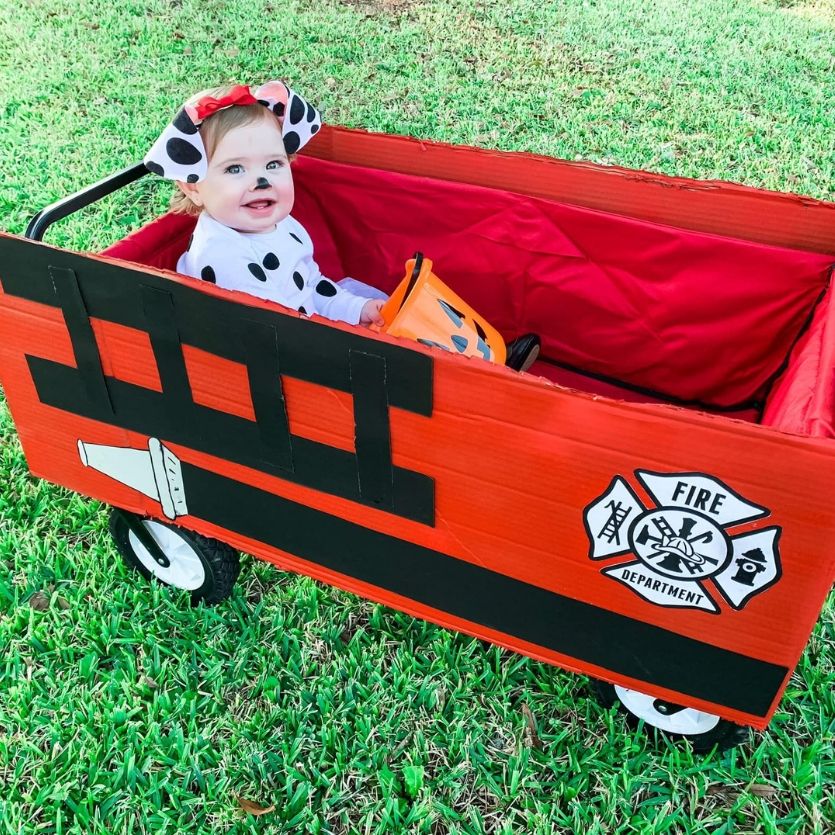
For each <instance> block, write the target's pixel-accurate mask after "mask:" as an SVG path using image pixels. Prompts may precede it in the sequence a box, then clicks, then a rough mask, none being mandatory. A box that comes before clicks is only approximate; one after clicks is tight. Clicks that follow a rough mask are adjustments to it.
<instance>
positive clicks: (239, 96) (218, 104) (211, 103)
mask: <svg viewBox="0 0 835 835" xmlns="http://www.w3.org/2000/svg"><path fill="white" fill-rule="evenodd" d="M247 104H258V99H256V98H255V96H253V95H252V93H251V92H250V90H249V87H247V86H246V85H245V84H239V85H238V86H237V87H234V88H233V89H232V91H231V92H230V93H229V94H228V95H225V96H223V98H220V99H216V98H214V97H213V96H206V97H205V98H202V99H200V101H198V102H197V103H196V104H195V105H194V109H195V111H196V116H197V121H196V124H198V125H199V124H200V123H201V122H202V121H204V120H205V119H208V118H209V116H211V115H212V114H213V113H217V112H218V110H225V109H226V108H227V107H233V106H235V105H247Z"/></svg>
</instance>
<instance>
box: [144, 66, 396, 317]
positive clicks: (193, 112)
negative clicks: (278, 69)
mask: <svg viewBox="0 0 835 835" xmlns="http://www.w3.org/2000/svg"><path fill="white" fill-rule="evenodd" d="M251 104H261V105H263V106H264V107H267V108H269V109H270V110H271V111H272V112H273V113H274V114H275V115H276V116H277V117H278V119H279V122H280V123H281V133H282V137H283V140H284V147H285V149H286V151H287V153H288V154H292V153H295V152H296V151H298V150H299V148H301V147H303V146H304V145H306V144H307V143H308V142H309V141H310V139H312V138H313V136H315V135H316V133H317V132H318V130H319V128H320V127H321V124H322V118H321V115H320V114H319V111H318V110H316V108H314V107H313V106H312V105H310V104H309V103H308V102H306V101H305V100H304V99H303V98H302V97H301V96H300V95H298V93H295V92H294V91H293V90H291V89H290V88H289V87H287V85H286V84H284V82H282V81H268V82H267V83H266V84H264V85H262V86H261V87H259V88H257V89H256V90H254V91H252V90H251V89H250V88H249V87H247V86H245V85H238V86H237V87H235V88H234V89H233V90H231V91H230V92H229V94H228V95H226V96H223V97H221V98H214V97H212V96H205V97H204V98H202V99H200V100H199V101H197V102H196V103H194V104H186V105H184V106H183V107H182V108H181V109H180V111H179V112H178V113H177V115H176V117H175V118H174V120H173V121H172V122H171V124H169V125H168V126H167V127H166V128H165V130H164V131H163V132H162V134H161V135H160V137H159V138H158V139H157V141H156V142H155V143H154V145H153V146H152V147H151V150H150V151H149V152H148V154H147V155H146V157H145V160H144V161H145V167H146V168H147V169H148V170H149V171H151V172H153V173H154V174H158V175H159V176H160V177H165V178H166V179H169V180H180V181H182V182H188V183H197V182H200V181H201V180H203V179H204V178H205V176H206V172H207V170H208V160H207V153H206V148H205V146H204V145H203V140H202V138H201V136H200V131H199V127H200V125H201V124H202V123H203V121H204V120H205V119H207V118H208V117H209V116H211V115H212V114H214V113H217V112H218V111H219V110H224V109H225V108H227V107H235V106H240V105H251ZM177 271H178V272H180V273H183V274H184V275H191V276H195V277H199V278H202V279H204V280H205V281H210V282H212V283H213V284H217V285H218V286H219V287H225V288H227V289H230V290H241V291H243V292H245V293H251V294H252V295H254V296H259V297H260V298H263V299H269V300H271V301H276V302H279V303H280V304H283V305H285V306H287V307H293V308H295V309H296V310H298V311H299V312H301V313H305V314H312V313H318V314H320V315H321V316H325V317H327V318H328V319H336V320H339V321H343V322H349V323H350V324H357V323H358V322H359V320H360V313H361V311H362V308H363V306H364V305H365V303H366V302H367V301H368V300H369V299H370V298H381V299H384V298H386V295H385V294H384V293H381V292H380V291H379V290H377V289H376V288H374V287H370V286H368V285H365V284H362V283H361V282H359V281H356V280H354V279H350V278H349V279H344V280H343V281H341V282H339V283H334V282H333V281H331V280H329V279H327V278H325V277H324V276H323V275H322V273H321V272H320V270H319V267H318V265H317V264H316V261H315V260H314V259H313V242H312V241H311V239H310V236H309V235H308V234H307V231H306V230H305V228H304V227H303V226H302V225H301V224H300V223H299V222H298V221H297V220H295V219H294V218H293V217H291V216H288V217H286V218H285V219H284V220H282V221H281V222H280V223H278V224H277V226H276V228H275V229H274V230H273V231H271V232H263V233H248V234H242V233H241V232H237V231H236V230H234V229H232V228H230V227H228V226H224V225H223V224H222V223H219V222H218V221H216V220H215V219H214V218H212V217H211V216H210V215H209V214H208V213H207V212H202V213H201V214H200V217H199V218H198V221H197V226H196V227H195V230H194V235H193V236H192V238H191V241H190V242H189V246H188V249H187V251H186V252H184V253H183V255H182V256H180V259H179V261H178V262H177Z"/></svg>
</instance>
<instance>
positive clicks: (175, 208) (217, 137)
mask: <svg viewBox="0 0 835 835" xmlns="http://www.w3.org/2000/svg"><path fill="white" fill-rule="evenodd" d="M234 89H235V85H232V84H228V85H226V86H224V87H212V88H210V89H208V90H201V91H200V92H199V93H195V94H194V95H193V96H192V97H191V98H190V99H189V100H188V101H187V102H186V104H196V103H197V102H198V101H200V99H202V98H204V97H205V96H211V97H212V98H216V99H219V98H222V97H223V96H228V95H229V93H231V92H232V90H234ZM266 118H271V119H275V120H276V122H278V117H277V116H276V115H275V114H274V113H273V112H272V111H271V110H270V109H269V108H267V107H264V105H263V104H244V105H234V106H233V107H227V108H225V109H224V110H218V112H217V113H213V114H212V115H211V116H209V117H208V118H207V119H205V120H204V121H203V124H201V125H200V127H199V128H198V130H199V131H200V137H201V139H202V140H203V145H204V147H205V148H206V153H207V154H208V155H209V156H211V155H212V154H213V153H214V152H215V148H217V146H218V145H219V144H220V141H221V140H222V139H223V137H224V136H226V135H227V134H228V133H229V132H230V131H233V130H235V128H242V127H244V125H249V124H252V123H253V122H257V121H258V120H259V119H266ZM279 124H280V122H279ZM295 158H296V155H295V154H290V155H288V159H289V161H290V162H293V160H294V159H295ZM171 211H172V212H176V213H177V214H183V215H199V214H200V212H202V211H203V209H202V208H201V207H200V206H198V205H197V204H196V203H195V202H194V201H193V200H192V199H191V198H190V197H189V196H188V195H187V194H185V193H184V192H183V191H181V190H180V189H179V187H178V188H177V190H176V191H175V192H174V194H173V195H172V196H171Z"/></svg>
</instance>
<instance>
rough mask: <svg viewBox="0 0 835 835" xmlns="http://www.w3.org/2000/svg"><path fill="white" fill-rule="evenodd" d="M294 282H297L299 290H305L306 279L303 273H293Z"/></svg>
mask: <svg viewBox="0 0 835 835" xmlns="http://www.w3.org/2000/svg"><path fill="white" fill-rule="evenodd" d="M293 282H294V283H295V285H296V287H298V288H299V290H304V279H303V278H302V274H301V273H299V272H295V273H293Z"/></svg>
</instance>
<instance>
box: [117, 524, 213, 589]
mask: <svg viewBox="0 0 835 835" xmlns="http://www.w3.org/2000/svg"><path fill="white" fill-rule="evenodd" d="M142 524H143V525H144V526H145V528H146V530H147V531H148V533H150V534H151V536H152V537H153V538H154V540H155V542H156V543H157V545H159V547H160V549H161V550H162V552H163V553H164V554H165V556H166V557H167V558H168V563H169V564H168V565H167V566H164V565H160V564H159V563H158V562H157V561H156V560H155V559H154V558H153V557H152V556H151V554H150V552H149V551H148V549H147V548H146V547H145V546H144V545H143V544H142V543H141V542H140V541H139V538H138V537H137V536H136V534H135V533H134V532H133V531H129V532H128V541H129V542H130V547H131V548H133V552H134V554H136V556H137V557H138V558H139V561H140V562H141V563H142V565H144V566H145V568H147V569H148V571H150V572H151V574H153V575H154V576H155V577H156V578H157V579H159V580H160V581H162V582H163V583H165V584H166V585H169V586H174V587H175V588H178V589H185V590H186V591H194V590H195V589H199V588H200V586H202V585H203V583H205V582H206V569H205V568H204V567H203V563H202V562H201V560H200V557H199V555H198V554H197V552H196V551H195V550H194V548H192V547H191V545H189V543H188V541H187V540H186V539H185V538H184V537H183V536H182V535H181V534H179V533H177V532H176V531H175V530H173V529H172V528H169V527H167V526H166V525H161V524H160V523H159V522H154V521H153V520H151V519H143V520H142Z"/></svg>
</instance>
